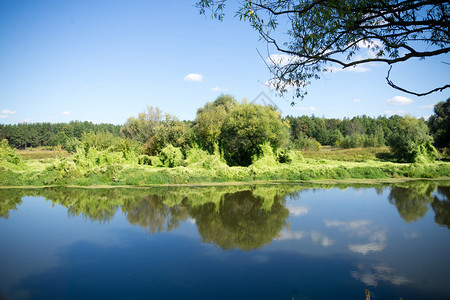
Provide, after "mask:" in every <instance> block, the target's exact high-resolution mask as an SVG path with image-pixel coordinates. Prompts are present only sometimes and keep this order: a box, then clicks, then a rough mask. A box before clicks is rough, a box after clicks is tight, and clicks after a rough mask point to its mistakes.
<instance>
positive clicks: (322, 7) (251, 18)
mask: <svg viewBox="0 0 450 300" xmlns="http://www.w3.org/2000/svg"><path fill="white" fill-rule="evenodd" d="M226 2H227V1H226V0H222V1H219V2H215V1H214V0H201V1H198V2H197V6H198V7H199V8H200V11H201V12H203V13H204V11H205V9H210V10H212V11H213V12H214V14H213V16H214V17H216V18H219V19H221V16H223V10H224V7H225V3H226ZM238 3H239V9H238V11H237V12H236V15H237V16H238V17H239V18H240V19H242V20H244V21H247V22H249V23H250V25H251V26H252V27H253V28H254V29H255V30H256V31H257V32H258V33H259V35H260V37H261V38H262V39H263V40H265V41H266V42H267V43H268V44H269V45H273V46H274V47H275V49H276V50H277V52H279V53H282V54H285V55H288V56H289V57H292V59H290V60H288V63H286V61H283V64H280V63H277V62H276V61H273V60H272V61H271V64H270V65H268V67H269V69H270V71H271V72H272V74H273V76H274V79H276V80H277V81H278V82H280V83H282V84H279V85H278V86H277V87H276V88H277V90H278V91H279V92H281V93H283V92H285V91H286V88H285V87H286V86H296V95H297V96H298V97H303V96H304V94H305V90H304V88H305V84H304V83H305V82H308V81H309V80H310V79H313V78H320V77H321V74H322V72H326V71H330V70H332V69H334V68H335V66H340V67H341V68H343V69H345V68H349V67H356V66H360V65H364V64H368V63H373V62H380V63H386V64H388V65H390V66H391V67H392V65H394V64H396V63H399V62H405V61H408V60H410V59H413V58H419V59H423V58H428V57H434V56H439V55H445V54H448V53H449V52H450V18H449V15H450V4H449V3H450V2H449V1H442V0H441V1H438V0H381V1H371V0H328V1H325V0H310V1H307V0H303V1H302V0H246V1H243V2H239V1H238ZM217 14H219V15H220V17H217ZM279 24H283V25H286V26H287V27H288V28H287V29H288V31H287V34H285V35H283V34H281V35H280V31H281V33H283V32H286V31H285V30H286V29H285V28H280V29H279V28H278V27H279V26H280V25H279ZM280 36H281V37H286V38H285V39H284V42H279V41H280V39H281V38H280ZM275 37H276V38H275ZM280 45H283V46H280ZM361 48H367V49H368V50H369V51H370V52H372V53H371V54H372V55H370V56H367V57H363V58H361V59H355V57H356V54H357V53H358V52H360V51H361ZM269 58H270V55H269ZM390 70H391V69H389V72H388V75H387V77H386V79H387V83H388V85H389V86H391V87H393V88H395V89H397V90H400V91H403V92H405V93H409V94H413V95H416V96H425V95H429V94H431V93H434V92H438V91H443V90H444V89H447V88H449V87H450V85H449V84H445V85H443V86H440V87H437V88H434V89H432V90H430V91H428V92H424V93H418V92H413V91H410V90H409V89H407V88H404V87H400V86H397V85H396V84H394V83H393V82H392V81H391V80H390V79H389V75H390Z"/></svg>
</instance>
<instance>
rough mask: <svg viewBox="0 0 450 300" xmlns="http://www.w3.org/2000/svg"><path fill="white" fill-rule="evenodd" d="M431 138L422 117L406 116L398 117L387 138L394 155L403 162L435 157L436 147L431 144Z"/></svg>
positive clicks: (428, 159) (427, 159)
mask: <svg viewBox="0 0 450 300" xmlns="http://www.w3.org/2000/svg"><path fill="white" fill-rule="evenodd" d="M432 141H433V138H432V137H431V136H430V135H429V134H428V127H427V125H426V124H425V122H424V120H423V119H416V118H413V117H410V116H406V117H405V118H403V119H399V121H398V124H397V125H396V127H395V129H394V131H393V133H392V134H391V136H390V138H389V141H388V143H389V146H390V148H391V151H392V153H393V154H394V156H395V157H396V158H397V159H398V160H400V161H404V162H419V161H431V160H434V159H435V158H436V149H434V147H433V146H432V145H431V143H432Z"/></svg>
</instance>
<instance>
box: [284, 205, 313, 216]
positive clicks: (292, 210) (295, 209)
mask: <svg viewBox="0 0 450 300" xmlns="http://www.w3.org/2000/svg"><path fill="white" fill-rule="evenodd" d="M287 209H288V210H289V214H290V215H292V216H301V215H306V214H307V213H308V212H309V207H305V206H290V205H288V206H287Z"/></svg>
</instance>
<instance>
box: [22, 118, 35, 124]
mask: <svg viewBox="0 0 450 300" xmlns="http://www.w3.org/2000/svg"><path fill="white" fill-rule="evenodd" d="M31 121H33V119H25V120H23V122H24V123H31Z"/></svg>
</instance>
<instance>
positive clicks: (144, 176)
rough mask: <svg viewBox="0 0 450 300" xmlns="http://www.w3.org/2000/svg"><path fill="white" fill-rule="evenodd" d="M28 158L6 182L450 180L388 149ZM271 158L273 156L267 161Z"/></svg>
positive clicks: (30, 154) (449, 166)
mask: <svg viewBox="0 0 450 300" xmlns="http://www.w3.org/2000/svg"><path fill="white" fill-rule="evenodd" d="M18 153H19V154H20V155H21V157H22V159H23V160H22V162H20V163H18V164H13V163H8V162H6V161H3V162H1V163H0V186H54V185H56V186H68V185H72V186H103V185H107V186H151V185H167V184H171V185H173V184H215V183H227V182H241V183H251V182H273V181H290V182H298V181H317V180H331V181H335V180H339V181H345V180H348V181H352V180H392V179H404V178H448V179H450V162H444V161H438V162H434V163H427V164H400V163H394V162H389V161H385V160H382V159H380V158H378V157H380V156H383V155H387V154H388V149H387V148H386V147H382V148H363V149H334V148H329V147H323V148H322V149H321V150H320V151H318V152H307V151H306V152H304V154H303V155H304V157H305V159H299V160H297V161H294V162H292V163H289V164H280V163H278V162H275V161H274V162H273V163H271V164H266V163H264V162H265V160H264V159H262V160H260V161H258V162H257V163H255V164H254V165H251V166H249V167H228V166H226V165H225V164H217V165H216V166H215V167H213V168H204V167H199V166H197V165H196V164H193V165H187V166H178V167H174V168H168V167H153V166H148V165H139V164H137V158H130V159H123V158H120V157H119V158H120V161H119V160H118V161H117V163H114V162H111V161H115V160H117V159H119V158H117V157H116V156H117V154H118V153H115V152H114V153H109V152H105V151H103V152H102V151H94V152H90V154H89V155H87V156H86V157H84V155H82V156H79V155H78V156H77V155H74V156H71V155H69V154H68V153H66V152H61V151H51V150H44V149H33V150H32V151H30V150H21V151H18ZM266 160H267V159H266Z"/></svg>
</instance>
